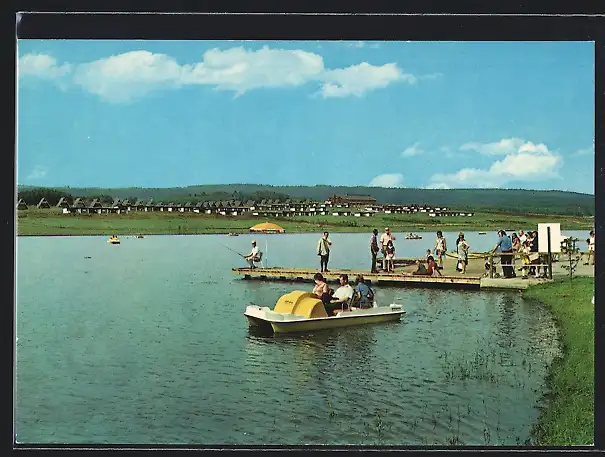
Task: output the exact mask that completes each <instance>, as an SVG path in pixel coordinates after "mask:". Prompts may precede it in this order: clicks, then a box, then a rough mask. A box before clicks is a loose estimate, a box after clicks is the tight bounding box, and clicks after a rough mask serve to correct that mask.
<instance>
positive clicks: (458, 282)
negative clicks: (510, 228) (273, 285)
mask: <svg viewBox="0 0 605 457" xmlns="http://www.w3.org/2000/svg"><path fill="white" fill-rule="evenodd" d="M401 260H412V259H401ZM456 263H457V261H456V259H453V258H451V257H446V258H445V259H444V260H443V267H444V269H443V270H442V271H441V274H442V275H443V276H442V277H440V276H414V275H412V274H411V273H412V272H413V271H415V270H416V268H417V266H416V265H406V266H397V265H396V266H395V272H394V273H386V272H380V273H370V272H369V271H368V270H353V269H344V268H334V267H331V270H330V272H328V273H324V274H323V275H324V277H326V278H327V279H328V280H329V281H331V282H337V279H338V276H339V275H340V274H341V273H346V274H348V275H349V281H351V283H353V282H354V281H355V277H356V276H357V275H358V274H362V275H363V277H364V278H365V279H367V280H369V281H370V282H372V283H373V284H376V283H378V284H380V283H383V284H389V285H393V286H403V287H436V288H455V289H482V290H485V289H503V290H522V289H526V288H527V287H528V286H529V285H531V284H539V283H542V282H545V281H547V280H544V279H536V278H534V277H531V276H530V278H529V279H522V278H521V273H520V272H519V271H517V275H518V276H517V277H516V278H510V279H505V278H486V277H484V274H485V259H483V258H471V259H469V264H468V266H467V271H466V274H464V275H463V274H462V273H460V272H458V271H456ZM517 266H518V264H517ZM582 268H584V269H589V268H590V269H592V268H593V267H582ZM497 270H498V272H501V267H500V266H498V267H497ZM232 271H233V273H234V274H237V275H239V276H241V277H244V278H245V279H265V280H277V281H301V282H309V281H313V275H314V274H315V273H317V272H318V271H319V270H318V269H314V268H295V267H271V268H260V267H259V268H255V269H250V268H233V269H232ZM589 273H590V272H589ZM553 274H554V275H556V276H562V275H565V271H564V270H562V269H561V267H560V266H558V265H556V264H555V265H554V266H553Z"/></svg>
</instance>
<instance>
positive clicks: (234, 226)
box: [17, 208, 594, 236]
mask: <svg viewBox="0 0 605 457" xmlns="http://www.w3.org/2000/svg"><path fill="white" fill-rule="evenodd" d="M17 216H18V217H17V234H18V235H23V236H28V235H29V236H32V235H37V236H41V235H111V234H116V235H134V234H139V233H140V234H146V235H151V234H158V235H159V234H202V233H227V232H236V233H247V232H248V229H249V228H250V227H251V226H253V225H255V224H258V223H259V222H265V218H262V217H255V216H238V217H230V216H220V215H219V216H216V215H206V214H198V213H164V212H162V213H159V212H155V213H145V212H133V213H130V214H90V215H89V214H84V215H72V214H62V213H61V210H60V209H57V208H50V209H28V210H23V211H21V210H20V211H18V215H17ZM271 222H275V223H277V224H279V225H281V226H282V227H283V228H284V229H285V230H286V232H288V233H300V232H320V231H323V230H329V231H331V232H369V231H371V230H372V229H373V228H377V229H378V230H380V231H382V230H383V229H384V227H386V226H389V227H391V229H392V230H393V231H395V232H414V231H425V230H443V231H458V230H485V231H488V230H489V231H493V230H497V229H501V228H502V229H504V230H511V229H512V230H519V229H523V230H527V229H536V228H537V224H538V223H539V222H560V223H561V227H562V228H563V229H566V230H589V229H591V228H593V224H594V219H593V218H590V217H575V216H550V215H532V214H527V215H521V214H507V213H486V212H479V213H475V215H474V216H472V217H468V216H464V217H460V216H458V217H441V218H430V217H429V216H428V215H427V214H426V213H416V214H376V215H374V216H372V217H343V216H341V217H338V216H308V217H295V218H287V219H283V218H272V219H271Z"/></svg>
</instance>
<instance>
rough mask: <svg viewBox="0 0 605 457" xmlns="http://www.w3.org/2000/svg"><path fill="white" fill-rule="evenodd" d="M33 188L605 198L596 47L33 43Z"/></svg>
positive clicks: (26, 127)
mask: <svg viewBox="0 0 605 457" xmlns="http://www.w3.org/2000/svg"><path fill="white" fill-rule="evenodd" d="M18 55H19V62H18V75H19V77H18V142H17V182H18V183H19V184H30V185H40V186H72V187H84V186H87V187H90V186H94V187H97V186H98V187H126V186H140V187H172V186H188V185H197V184H229V183H256V184H272V185H314V184H332V185H346V186H358V185H377V186H384V187H415V188H473V187H502V188H525V189H561V190H571V191H576V192H583V193H594V44H593V43H592V42H560V43H558V42H536V43H528V42H344V41H342V42H309V41H272V42H270V41H267V42H259V41H243V42H241V41H237V42H236V41H87V40H82V41H68V40H21V41H19V43H18Z"/></svg>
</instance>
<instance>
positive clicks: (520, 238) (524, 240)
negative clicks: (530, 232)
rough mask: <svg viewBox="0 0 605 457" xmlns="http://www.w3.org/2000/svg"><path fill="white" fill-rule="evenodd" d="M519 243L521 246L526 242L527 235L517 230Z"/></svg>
mask: <svg viewBox="0 0 605 457" xmlns="http://www.w3.org/2000/svg"><path fill="white" fill-rule="evenodd" d="M519 241H520V242H521V246H523V243H525V242H526V241H527V235H526V234H525V233H523V230H519Z"/></svg>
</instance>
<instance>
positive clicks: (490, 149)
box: [460, 138, 524, 155]
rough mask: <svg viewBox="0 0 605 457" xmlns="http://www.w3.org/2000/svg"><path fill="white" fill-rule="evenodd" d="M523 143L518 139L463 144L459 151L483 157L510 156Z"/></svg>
mask: <svg viewBox="0 0 605 457" xmlns="http://www.w3.org/2000/svg"><path fill="white" fill-rule="evenodd" d="M523 143H524V141H523V140H522V139H520V138H503V139H501V140H500V141H497V142H495V143H485V144H482V143H475V142H473V143H465V144H463V145H462V146H460V150H461V151H477V152H479V153H481V154H485V155H504V154H510V153H513V152H515V151H517V150H518V149H519V147H521V146H522V145H523Z"/></svg>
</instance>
